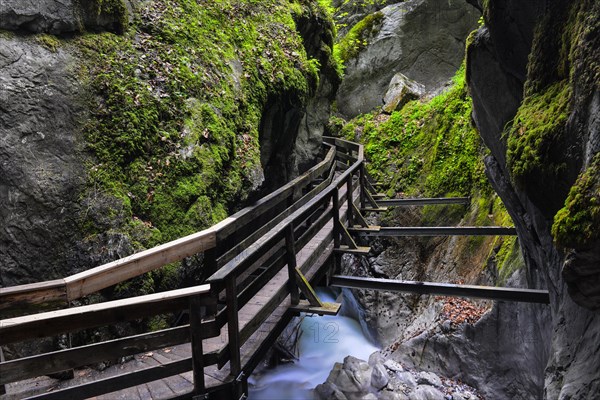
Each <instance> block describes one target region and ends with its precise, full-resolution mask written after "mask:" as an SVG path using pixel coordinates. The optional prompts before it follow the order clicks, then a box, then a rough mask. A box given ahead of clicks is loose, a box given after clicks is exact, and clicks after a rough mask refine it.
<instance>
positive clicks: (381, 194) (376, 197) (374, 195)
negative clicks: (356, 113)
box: [371, 193, 386, 200]
mask: <svg viewBox="0 0 600 400" xmlns="http://www.w3.org/2000/svg"><path fill="white" fill-rule="evenodd" d="M371 196H372V197H373V198H374V199H375V200H378V199H379V200H380V199H384V198H385V197H386V194H385V193H373V194H372V195H371Z"/></svg>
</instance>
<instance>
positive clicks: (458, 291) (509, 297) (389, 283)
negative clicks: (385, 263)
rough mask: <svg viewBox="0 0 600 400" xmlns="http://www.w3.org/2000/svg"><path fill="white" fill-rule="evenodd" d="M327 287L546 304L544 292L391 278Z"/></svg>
mask: <svg viewBox="0 0 600 400" xmlns="http://www.w3.org/2000/svg"><path fill="white" fill-rule="evenodd" d="M331 286H337V287H345V288H352V289H375V290H387V291H392V292H408V293H417V294H433V295H443V296H457V297H468V298H479V299H491V300H502V301H519V302H527V303H541V304H549V303H550V297H549V294H548V291H547V290H535V289H519V288H502V287H493V286H475V285H456V284H451V283H434V282H414V281H399V280H393V279H379V278H363V277H357V276H343V275H334V276H333V277H332V278H331Z"/></svg>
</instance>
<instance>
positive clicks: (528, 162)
mask: <svg viewBox="0 0 600 400" xmlns="http://www.w3.org/2000/svg"><path fill="white" fill-rule="evenodd" d="M570 112H571V89H570V86H569V85H568V84H567V82H566V81H560V82H557V83H555V84H553V85H551V86H549V87H547V88H546V89H545V90H543V91H542V92H541V93H536V94H531V95H529V96H527V97H525V99H524V100H523V103H522V104H521V106H520V107H519V110H518V111H517V114H516V116H515V118H514V122H513V124H512V127H511V130H510V132H509V136H508V154H507V163H508V166H509V168H510V170H511V172H512V177H513V178H514V179H515V181H516V182H517V183H518V184H520V185H525V184H527V183H530V182H532V181H535V180H544V178H545V179H551V178H553V177H556V176H557V175H559V174H560V172H561V170H563V169H564V168H565V166H564V164H563V163H562V160H561V159H562V157H554V156H555V155H556V153H557V151H559V149H555V151H553V147H555V146H556V145H557V144H560V143H563V142H564V139H563V136H564V135H565V123H566V121H567V118H568V116H569V114H570Z"/></svg>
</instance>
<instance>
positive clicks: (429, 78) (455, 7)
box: [337, 0, 480, 117]
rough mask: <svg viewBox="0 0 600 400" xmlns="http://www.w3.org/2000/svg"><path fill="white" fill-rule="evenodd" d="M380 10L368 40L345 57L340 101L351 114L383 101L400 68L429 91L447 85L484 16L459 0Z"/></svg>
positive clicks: (416, 1) (414, 1)
mask: <svg viewBox="0 0 600 400" xmlns="http://www.w3.org/2000/svg"><path fill="white" fill-rule="evenodd" d="M377 13H380V15H381V17H380V18H373V24H371V25H373V26H369V28H370V32H369V33H368V34H366V35H365V36H366V37H364V38H363V39H364V40H365V41H366V43H367V44H366V45H365V46H364V47H363V48H362V49H360V51H358V53H357V54H356V55H354V56H352V57H351V58H350V59H348V60H346V72H345V77H344V81H343V82H342V85H341V86H340V89H339V91H338V95H337V105H338V110H339V112H340V113H341V114H343V115H345V116H347V117H354V116H356V115H358V114H361V113H366V112H369V111H371V110H372V109H374V108H376V107H378V106H381V105H382V104H383V101H382V99H383V97H384V95H385V93H386V91H387V88H388V87H389V85H390V81H391V80H392V78H393V77H394V75H396V74H397V73H398V72H401V73H402V74H404V75H406V76H407V77H408V78H410V79H412V80H414V81H417V82H418V83H420V84H422V85H424V87H425V90H426V91H427V92H429V93H433V92H435V91H436V90H438V89H440V88H441V87H443V85H444V84H445V83H446V82H447V81H448V80H449V79H450V78H451V77H452V76H453V75H454V73H455V72H456V70H457V69H458V67H459V66H460V64H461V62H462V60H463V56H464V47H465V40H466V38H467V35H468V34H469V32H471V31H472V30H473V29H475V28H476V27H477V20H478V18H479V16H480V14H479V12H478V11H477V10H476V9H475V8H474V7H472V6H471V5H468V4H467V3H465V2H464V1H460V0H451V1H447V0H409V1H405V2H400V3H397V4H392V5H389V6H387V7H385V8H383V9H382V10H380V11H377ZM378 15H379V14H378ZM367 18H368V17H367Z"/></svg>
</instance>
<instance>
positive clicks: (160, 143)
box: [78, 0, 320, 246]
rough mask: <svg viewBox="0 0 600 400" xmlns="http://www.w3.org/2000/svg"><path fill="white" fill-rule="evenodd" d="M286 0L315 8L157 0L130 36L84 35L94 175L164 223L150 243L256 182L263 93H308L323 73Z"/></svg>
mask: <svg viewBox="0 0 600 400" xmlns="http://www.w3.org/2000/svg"><path fill="white" fill-rule="evenodd" d="M113 3H114V2H111V3H110V4H113ZM98 4H99V6H100V7H101V10H104V11H106V10H108V9H107V8H106V7H105V6H108V4H109V3H105V2H99V3H98ZM114 4H116V3H114ZM291 4H294V5H295V6H296V7H292V8H290V5H291ZM313 8H314V6H313ZM111 9H112V8H111ZM290 9H295V10H296V12H299V11H302V12H309V11H307V9H306V8H305V7H301V6H300V3H296V2H280V1H274V0H264V1H255V2H248V1H242V0H219V1H214V0H211V1H194V0H160V1H153V2H149V3H146V4H145V5H144V7H143V8H142V9H140V11H139V12H140V13H139V16H138V18H137V19H136V20H135V21H134V23H133V24H132V26H131V28H130V30H129V31H127V32H126V33H125V35H123V36H118V35H114V34H112V33H103V34H100V35H90V34H88V35H85V36H83V37H82V38H80V39H78V43H79V46H80V49H81V51H82V52H83V53H84V55H85V57H84V59H86V60H87V62H86V65H85V69H84V71H83V73H82V79H83V80H85V81H86V83H87V85H88V86H89V87H90V88H91V91H92V92H93V93H94V94H95V96H94V97H93V98H92V99H90V100H91V101H92V104H91V109H92V118H91V120H90V122H89V124H88V125H87V126H86V136H87V140H88V142H89V146H90V150H91V151H92V152H93V154H94V155H95V163H94V165H90V168H89V171H90V187H91V188H94V189H95V190H97V188H101V189H102V190H104V191H106V192H108V193H109V194H110V195H112V196H115V197H117V198H119V199H121V200H122V202H123V204H124V205H125V208H126V209H127V210H129V212H130V213H131V217H134V216H135V217H136V218H139V219H140V220H142V221H145V222H146V223H147V225H148V226H151V227H154V228H156V230H157V231H156V232H155V233H154V234H153V235H151V238H152V242H149V243H144V245H146V246H151V245H154V244H156V243H158V242H164V241H168V240H172V239H174V238H176V237H180V236H182V235H185V234H189V233H192V232H195V231H197V230H199V229H202V228H204V227H207V226H210V225H212V224H213V223H215V222H217V221H218V220H220V219H222V218H224V217H225V216H226V215H227V213H228V212H229V211H230V210H231V206H232V204H233V202H237V201H239V200H240V199H242V200H243V199H244V198H245V197H246V196H247V195H248V193H249V191H250V190H252V189H254V188H256V186H257V185H258V184H259V183H260V182H256V181H253V180H252V178H251V177H253V176H256V175H257V174H256V172H255V171H257V170H259V169H260V168H261V166H260V151H259V144H258V129H259V125H260V119H261V114H262V111H263V108H264V106H265V104H266V102H267V99H268V98H269V97H270V96H282V94H283V95H284V96H285V95H287V96H288V97H289V98H291V99H292V101H297V102H302V101H303V100H304V99H306V98H307V97H308V96H309V95H310V94H311V93H312V91H314V90H315V85H316V84H317V77H318V68H319V66H320V64H319V62H318V60H310V59H308V57H307V55H306V52H305V50H304V47H303V43H302V38H301V37H300V36H299V34H298V32H297V31H296V25H295V18H296V17H298V15H293V14H292V13H290ZM99 10H100V9H99ZM98 99H100V103H99V104H98V103H97V102H98ZM90 233H94V232H93V231H91V232H90Z"/></svg>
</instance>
